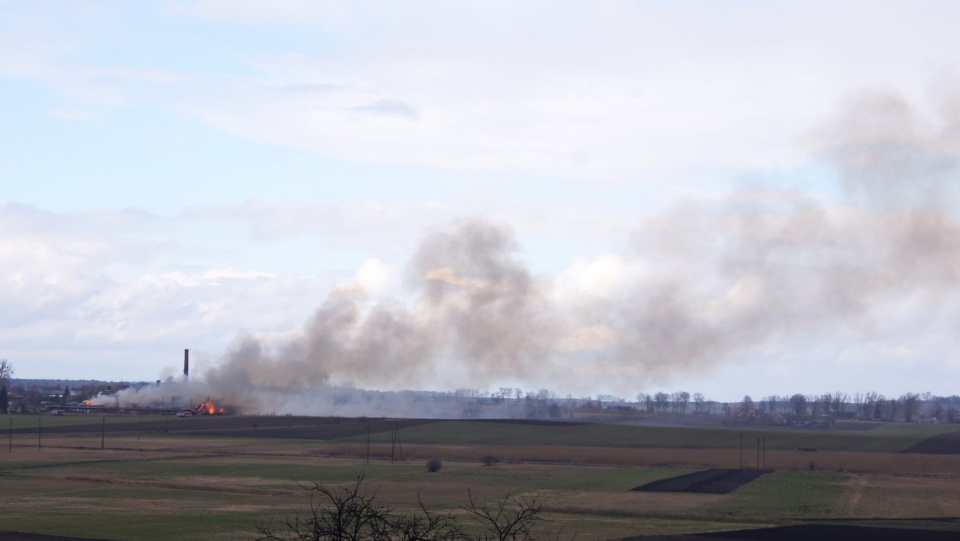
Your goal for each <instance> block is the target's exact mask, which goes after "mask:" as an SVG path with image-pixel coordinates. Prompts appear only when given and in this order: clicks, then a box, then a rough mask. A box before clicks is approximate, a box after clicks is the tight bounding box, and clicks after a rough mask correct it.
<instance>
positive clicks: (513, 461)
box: [0, 417, 960, 541]
mask: <svg viewBox="0 0 960 541" xmlns="http://www.w3.org/2000/svg"><path fill="white" fill-rule="evenodd" d="M49 419H56V421H57V422H64V423H66V422H68V421H72V422H75V423H77V424H81V425H82V426H89V427H90V428H91V432H88V433H85V434H78V435H67V434H62V435H61V434H58V435H54V434H51V435H45V436H44V447H43V448H42V449H39V450H38V449H37V448H36V447H35V446H33V441H35V440H33V441H31V438H32V436H31V435H29V434H16V435H14V439H15V445H14V446H13V447H12V448H10V449H7V448H4V446H3V445H2V444H3V443H6V442H5V441H4V440H3V438H2V436H3V435H5V434H3V433H2V431H0V524H2V525H3V526H2V529H7V530H22V531H28V532H36V533H46V534H54V535H67V536H76V537H90V538H99V539H111V540H121V539H143V540H147V541H150V540H154V539H156V540H161V539H163V540H165V539H172V538H176V539H183V540H185V541H191V540H200V539H204V540H208V539H214V540H217V539H253V538H255V537H256V532H255V524H256V522H257V521H268V520H271V519H278V518H283V517H284V516H286V515H289V514H290V513H292V512H296V511H298V510H300V511H302V510H304V509H306V506H307V505H308V504H309V493H308V492H307V491H304V490H303V489H302V488H301V486H299V485H302V484H308V485H309V483H311V482H314V481H316V482H321V483H326V484H340V485H349V484H351V483H353V482H354V481H355V480H356V479H357V478H358V477H359V476H361V475H362V476H364V477H365V478H366V479H367V480H368V481H369V483H370V484H369V486H370V488H371V490H376V491H377V494H378V497H379V498H380V499H381V500H382V501H383V502H385V503H387V504H389V505H391V506H393V507H395V508H398V509H410V508H411V507H412V506H414V505H415V504H416V501H417V499H418V498H420V499H422V500H423V501H424V502H425V503H426V504H427V505H429V506H430V507H431V508H434V509H437V510H446V511H450V512H454V513H457V512H460V509H459V505H460V504H463V503H465V502H466V498H467V493H468V491H469V492H470V493H471V494H473V495H474V496H475V497H476V498H478V499H480V500H481V501H493V500H496V499H497V498H501V497H503V495H504V494H507V493H511V494H515V495H518V496H526V497H536V498H537V499H538V500H539V501H541V502H542V503H543V505H544V509H545V512H546V516H547V517H548V518H549V520H550V522H551V524H557V525H562V526H563V527H564V536H565V537H569V535H572V534H576V536H577V537H578V538H579V539H587V540H590V539H612V538H619V537H626V536H635V535H654V534H679V533H697V532H706V531H716V530H724V529H739V528H743V527H758V526H763V525H770V524H777V523H781V522H783V521H794V520H807V519H821V520H830V519H841V518H870V517H891V518H918V517H920V518H927V517H956V516H960V500H958V499H957V498H956V495H955V494H956V488H955V484H956V472H958V471H960V457H957V456H930V455H911V454H897V453H896V451H898V450H900V449H902V448H905V447H906V446H909V445H913V444H914V443H916V442H918V441H921V440H922V439H923V438H926V437H931V436H933V435H936V434H940V433H944V432H946V431H949V430H954V429H955V427H944V426H936V425H904V424H900V425H883V424H881V425H878V426H877V427H876V428H874V429H871V430H859V431H857V430H838V431H802V430H793V429H766V430H741V429H737V428H730V427H722V428H717V427H708V428H702V429H697V428H689V427H682V428H677V427H637V426H627V425H608V426H602V425H595V424H560V425H522V424H518V423H509V422H483V423H466V422H458V421H450V422H438V423H433V424H425V425H420V426H415V427H411V428H407V429H404V430H402V431H401V439H402V441H403V452H404V456H405V457H406V460H404V461H400V460H398V461H396V462H395V463H393V464H391V463H390V461H389V460H388V459H385V457H389V455H390V449H391V446H390V433H389V432H387V433H381V434H374V435H372V436H371V440H372V442H373V443H372V445H371V452H372V454H373V456H374V458H373V459H372V460H371V463H370V464H369V465H368V464H366V459H365V458H364V457H365V454H366V436H365V435H364V436H362V437H358V438H343V439H340V440H327V441H319V440H281V439H255V438H229V437H198V436H188V435H178V434H163V433H153V434H145V435H143V437H142V438H141V439H140V440H139V441H138V438H137V437H136V436H135V435H132V434H130V433H127V434H118V435H113V436H112V437H111V435H110V434H109V433H108V434H107V439H106V449H103V450H101V449H99V441H100V440H99V434H96V431H97V429H98V428H99V425H98V423H100V422H102V420H101V419H100V418H94V419H90V418H84V417H63V418H49ZM134 419H135V418H134ZM47 420H48V418H44V419H43V422H44V423H46V422H47ZM29 421H31V419H30V418H27V419H26V421H25V422H27V424H29ZM33 421H34V422H35V419H33ZM118 422H123V421H118ZM127 422H128V421H127ZM344 422H348V421H344ZM198 424H199V423H198ZM207 425H210V426H213V425H212V423H209V422H206V423H204V426H207ZM45 426H46V424H45ZM184 426H188V425H184ZM189 426H196V425H195V424H194V423H191V424H190V425H189ZM2 428H3V427H0V429H2ZM948 429H949V430H948ZM91 434H93V435H95V436H97V437H94V436H93V435H91ZM741 434H743V438H744V443H745V448H746V449H745V453H744V458H745V460H744V462H745V463H746V464H747V465H751V464H752V461H753V460H754V458H755V446H750V445H747V444H748V442H751V439H752V441H753V442H755V441H756V437H765V438H766V439H767V463H768V466H774V467H776V468H778V469H779V471H776V472H775V473H772V474H770V475H767V476H763V477H761V478H759V479H758V480H757V481H754V482H753V483H751V484H748V485H746V486H744V487H742V488H741V489H739V490H737V491H735V492H734V493H732V494H728V495H708V494H684V493H642V492H630V489H631V488H633V487H636V486H639V485H642V484H645V483H648V482H652V481H654V480H658V479H662V478H666V477H673V476H676V475H682V474H685V473H689V472H692V471H695V470H696V469H698V468H700V467H704V466H715V467H736V465H737V462H738V461H739V439H740V435H741ZM754 445H755V443H754ZM796 447H817V448H818V452H817V453H803V452H797V451H795V448H796ZM488 454H492V455H495V456H498V457H499V458H500V459H501V463H499V464H497V465H494V466H483V465H482V463H481V459H482V457H483V456H484V455H488ZM433 456H436V457H438V458H441V459H442V460H443V468H442V469H441V470H440V471H439V472H436V473H428V472H427V471H426V467H425V460H426V458H428V457H433ZM377 457H380V458H377ZM810 461H814V462H815V463H816V466H815V470H813V471H810V470H809V468H808V465H809V463H810ZM823 470H830V471H823ZM903 473H911V474H917V473H920V474H923V475H903ZM938 524H939V523H938ZM944 527H945V528H948V529H950V528H953V526H951V525H948V526H944ZM951 531H952V530H951Z"/></svg>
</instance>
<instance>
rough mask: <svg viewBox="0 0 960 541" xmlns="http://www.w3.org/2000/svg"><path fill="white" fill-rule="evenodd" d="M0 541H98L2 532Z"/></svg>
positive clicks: (94, 540) (85, 538)
mask: <svg viewBox="0 0 960 541" xmlns="http://www.w3.org/2000/svg"><path fill="white" fill-rule="evenodd" d="M0 541H98V540H96V539H90V538H87V537H60V536H56V535H41V534H38V533H23V532H0Z"/></svg>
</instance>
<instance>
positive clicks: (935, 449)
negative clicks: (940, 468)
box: [902, 432, 960, 455]
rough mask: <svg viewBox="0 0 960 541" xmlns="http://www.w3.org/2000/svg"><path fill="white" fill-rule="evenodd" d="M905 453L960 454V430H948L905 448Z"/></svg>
mask: <svg viewBox="0 0 960 541" xmlns="http://www.w3.org/2000/svg"><path fill="white" fill-rule="evenodd" d="M902 452H904V453H921V454H928V455H958V454H960V432H948V433H947V434H940V435H939V436H934V437H932V438H927V439H925V440H923V441H921V442H920V443H918V444H916V445H914V446H913V447H910V448H909V449H904V450H903V451H902Z"/></svg>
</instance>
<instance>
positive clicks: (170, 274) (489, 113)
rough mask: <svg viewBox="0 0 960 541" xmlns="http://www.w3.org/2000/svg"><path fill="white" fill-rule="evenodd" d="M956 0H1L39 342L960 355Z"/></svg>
mask: <svg viewBox="0 0 960 541" xmlns="http://www.w3.org/2000/svg"><path fill="white" fill-rule="evenodd" d="M957 20H960V5H958V4H957V3H955V2H950V1H943V2H924V1H919V2H918V1H912V2H909V3H908V2H893V1H891V2H875V1H873V2H866V1H864V2H859V1H849V2H843V1H841V2H837V1H830V2H818V1H810V0H805V1H802V2H787V1H784V2H757V1H746V0H744V1H729V2H713V1H702V2H693V1H691V2H684V1H680V2H660V1H623V2H618V1H612V0H611V1H605V2H564V1H555V0H551V1H543V2H538V1H524V2H440V1H437V2H429V1H424V2H418V1H414V2H403V3H398V2H363V1H351V2H331V1H319V0H303V1H300V0H283V1H274V2H261V1H256V0H229V1H228V0H195V1H187V0H182V1H177V0H174V1H163V2H152V1H139V2H112V1H96V0H90V1H53V0H51V1H42V2H38V1H33V0H29V1H28V0H0V187H2V190H0V358H5V359H8V360H9V361H10V362H11V363H12V364H13V366H14V368H15V370H16V376H17V377H23V378H93V379H114V380H118V379H126V380H138V381H141V380H153V379H159V378H164V377H167V376H170V375H173V374H175V373H176V372H178V371H179V370H180V367H181V360H182V355H183V349H184V348H190V350H191V358H192V359H193V360H194V366H195V372H196V373H197V374H198V375H197V377H207V378H210V379H211V380H225V379H231V380H233V381H240V382H242V383H249V384H263V385H271V386H274V387H276V386H284V385H289V386H292V387H297V386H300V387H302V386H310V385H313V384H315V383H317V382H319V381H323V380H324V379H327V380H328V381H332V382H336V383H352V384H355V385H357V386H361V387H370V388H380V389H391V388H426V389H455V388H480V389H482V390H493V389H496V388H498V387H500V386H511V387H521V388H523V389H524V390H528V389H529V390H534V389H539V388H542V387H546V388H548V389H551V390H553V391H555V392H557V393H558V394H560V395H562V396H565V395H567V394H573V395H574V396H586V395H596V394H600V393H604V394H607V393H609V394H616V395H621V396H626V397H633V396H634V395H635V394H636V393H637V392H640V391H644V392H655V391H658V390H666V391H674V390H687V391H689V392H697V391H699V392H703V393H705V394H706V395H707V396H708V397H710V398H715V399H737V398H740V397H742V396H743V395H744V394H751V395H753V396H754V397H755V398H757V397H759V396H765V395H767V394H774V393H776V394H784V393H794V392H802V393H821V392H826V391H835V390H841V391H846V392H850V393H853V392H856V391H870V390H876V391H880V392H883V393H886V394H890V395H899V394H901V393H904V392H907V391H912V392H924V391H930V392H933V393H936V394H956V393H958V389H957V387H956V382H957V381H960V351H958V345H960V344H958V341H960V339H958V333H957V332H956V329H957V327H958V324H960V304H958V302H957V301H958V300H960V222H958V218H960V216H958V212H957V211H958V206H957V205H958V200H957V196H958V194H957V193H956V187H957V186H958V185H960V167H958V165H960V161H958V159H960V62H958V60H957V58H958V57H957V54H956V51H958V50H960V34H958V33H957V32H956V25H955V22H956V21H957Z"/></svg>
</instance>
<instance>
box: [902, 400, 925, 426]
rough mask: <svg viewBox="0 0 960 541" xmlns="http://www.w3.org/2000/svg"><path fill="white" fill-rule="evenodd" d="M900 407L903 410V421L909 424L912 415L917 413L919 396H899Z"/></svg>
mask: <svg viewBox="0 0 960 541" xmlns="http://www.w3.org/2000/svg"><path fill="white" fill-rule="evenodd" d="M900 406H901V409H902V410H903V420H904V421H906V422H908V423H909V422H910V421H912V420H913V417H914V415H916V414H917V413H918V412H919V409H920V395H918V394H917V393H907V394H905V395H903V396H901V397H900Z"/></svg>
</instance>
